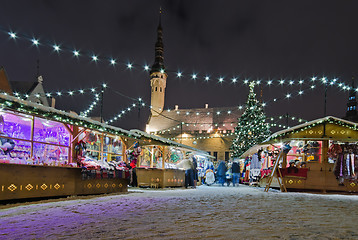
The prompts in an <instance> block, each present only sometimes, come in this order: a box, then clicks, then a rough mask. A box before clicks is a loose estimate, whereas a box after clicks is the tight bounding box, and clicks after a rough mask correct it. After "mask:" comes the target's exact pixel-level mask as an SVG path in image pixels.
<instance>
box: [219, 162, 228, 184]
mask: <svg viewBox="0 0 358 240" xmlns="http://www.w3.org/2000/svg"><path fill="white" fill-rule="evenodd" d="M226 171H227V167H226V165H225V162H224V161H220V163H219V166H218V169H217V175H218V180H219V184H221V185H222V186H224V183H225V181H226V175H225V174H226Z"/></svg>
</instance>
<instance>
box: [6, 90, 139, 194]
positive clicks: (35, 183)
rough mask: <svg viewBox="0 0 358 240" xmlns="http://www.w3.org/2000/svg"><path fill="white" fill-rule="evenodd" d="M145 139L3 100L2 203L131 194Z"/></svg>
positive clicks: (70, 115)
mask: <svg viewBox="0 0 358 240" xmlns="http://www.w3.org/2000/svg"><path fill="white" fill-rule="evenodd" d="M139 137H140V136H139V135H137V134H135V133H133V132H129V131H126V130H123V129H121V128H117V127H113V126H109V125H106V124H102V123H100V122H97V121H93V120H91V119H89V118H85V117H80V116H78V115H77V114H73V113H67V112H64V111H60V110H57V109H54V108H50V107H45V106H43V105H39V104H36V103H32V102H28V101H24V100H20V99H18V98H15V97H12V96H8V95H4V94H0V141H1V144H0V145H1V146H0V200H9V199H20V198H37V197H54V196H67V195H78V194H99V193H111V192H123V191H127V184H128V170H126V169H125V167H124V164H123V165H118V164H119V163H120V162H125V161H126V155H125V150H126V147H127V146H128V145H129V144H131V142H133V141H136V140H137V138H139Z"/></svg>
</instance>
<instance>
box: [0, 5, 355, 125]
mask: <svg viewBox="0 0 358 240" xmlns="http://www.w3.org/2000/svg"><path fill="white" fill-rule="evenodd" d="M160 6H161V7H162V9H163V14H162V26H163V40H164V51H165V52H164V57H165V59H164V61H165V66H166V69H167V71H168V74H169V76H168V81H167V89H166V104H165V107H166V108H174V105H175V104H178V105H179V108H199V107H204V105H205V103H208V104H209V107H220V106H235V105H242V104H244V103H245V101H246V98H247V94H248V86H247V85H245V84H243V80H244V79H250V80H261V85H260V86H261V87H262V93H263V100H264V101H265V102H266V103H267V107H266V108H265V110H266V114H267V116H277V115H281V114H286V113H288V114H290V115H292V116H297V117H301V118H304V119H307V120H313V119H316V118H319V117H323V103H324V98H323V96H324V87H323V85H322V84H321V83H318V82H317V83H316V84H315V86H316V88H315V89H314V90H305V91H304V94H303V95H302V96H299V97H295V98H290V99H285V95H286V94H287V93H292V96H296V95H297V92H298V91H299V90H300V88H301V89H306V88H309V87H310V86H311V83H310V84H308V83H309V82H310V79H311V77H312V76H317V77H318V78H322V77H327V79H329V80H331V79H333V78H338V81H340V82H345V83H346V84H350V83H351V78H352V75H353V76H356V78H358V76H357V74H358V71H357V70H356V68H357V66H358V54H357V53H358V44H357V43H358V31H357V26H356V25H357V22H358V21H357V17H356V10H357V9H358V2H357V1H348V0H346V1H342V0H337V1H327V0H325V1H312V0H308V1H304V0H299V1H296V0H293V1H247V0H246V1H238V0H235V1H210V0H205V1H201V0H200V1H175V0H172V1H143V0H142V1H137V0H131V1H119V0H115V1H77V0H76V1H69V0H65V1H31V0H23V1H10V0H9V1H6V0H1V1H0V28H1V30H2V31H0V65H1V66H4V67H5V69H6V71H7V74H8V77H9V79H10V80H11V81H34V80H35V77H36V73H37V67H36V66H37V63H36V61H37V59H39V60H40V73H41V75H43V77H44V87H45V90H46V91H48V92H56V91H68V90H79V89H81V88H90V87H99V86H100V85H101V84H102V83H107V84H108V85H109V88H108V89H107V90H106V91H105V93H104V114H103V116H104V119H105V120H107V119H110V118H112V117H113V116H114V115H117V114H118V113H119V112H120V111H121V110H123V109H126V108H128V107H129V106H130V105H131V104H132V103H133V100H132V99H130V98H127V97H124V96H122V95H123V94H124V95H126V96H129V97H132V98H138V97H142V98H143V99H144V101H145V103H146V104H147V106H148V105H149V104H150V85H149V83H150V82H149V74H148V72H146V71H144V69H143V66H144V64H148V65H152V64H153V61H154V44H155V41H156V29H157V26H158V20H159V7H160ZM9 31H14V32H16V33H18V34H19V36H21V37H19V38H18V39H17V40H16V41H14V40H13V39H11V38H10V37H9V35H8V34H7V32H9ZM23 36H28V39H26V38H24V37H23ZM32 37H35V38H37V39H39V42H40V45H39V46H38V47H36V46H33V45H32V43H31V41H30V39H31V38H32ZM53 43H57V44H59V45H61V48H62V49H63V51H61V52H60V53H59V54H58V53H56V52H54V51H53V49H51V47H50V45H49V44H53ZM74 49H77V50H80V53H81V56H80V57H78V58H76V57H74V56H73V54H72V53H71V51H72V50H74ZM70 50H71V51H70ZM92 54H95V55H97V56H98V58H99V61H98V62H97V63H96V62H94V61H91V57H90V56H91V55H92ZM110 57H114V58H116V59H117V62H118V64H117V65H116V66H115V67H113V66H111V65H110V64H109V61H108V59H109V58H110ZM128 62H131V63H134V69H132V70H128V69H127V67H126V65H125V64H126V63H128ZM178 69H180V70H181V71H182V72H183V74H184V77H182V78H181V79H178V78H177V77H176V74H175V73H176V72H177V71H178ZM193 73H196V74H198V78H197V79H196V80H193V79H191V77H190V75H191V74H193ZM206 74H208V75H210V77H211V80H210V81H209V82H205V81H204V76H205V75H206ZM219 77H223V78H224V82H223V83H219V82H218V78H219ZM233 77H238V83H236V84H233V83H232V82H231V78H233ZM269 79H272V80H274V84H273V85H272V86H271V87H268V86H267V81H268V80H269ZM280 79H284V80H285V83H286V84H284V86H279V84H278V80H280ZM300 79H303V80H305V84H303V85H302V87H300V86H299V85H298V80H300ZM290 80H294V81H295V84H293V85H292V86H289V85H287V83H288V82H289V81H290ZM357 84H358V81H357ZM256 90H257V93H259V92H260V91H259V88H257V89H256ZM119 93H121V94H122V95H121V94H119ZM327 96H328V100H327V103H328V104H327V114H328V115H334V116H337V117H343V116H344V115H345V110H346V102H347V99H348V91H343V90H341V89H340V88H339V87H337V86H329V87H328V92H327ZM274 98H283V100H279V101H277V102H273V99H274ZM92 100H93V95H92V94H90V93H89V94H85V95H83V96H82V95H76V96H73V97H70V96H63V97H56V106H57V108H59V109H63V110H73V111H76V112H80V111H83V110H85V109H86V108H87V107H88V106H89V105H90V104H91V102H92ZM99 114H100V108H99V107H97V108H95V109H94V111H93V112H92V114H90V115H93V116H99ZM148 114H149V109H148V108H145V109H141V111H140V123H139V124H138V110H137V109H136V110H134V111H133V110H132V111H131V112H129V113H127V114H126V115H125V117H123V118H121V120H119V121H116V122H115V123H114V124H113V125H116V126H119V127H122V128H125V129H132V128H138V126H140V128H142V129H144V126H145V122H146V120H147V118H148ZM295 124H297V123H295V122H290V125H295Z"/></svg>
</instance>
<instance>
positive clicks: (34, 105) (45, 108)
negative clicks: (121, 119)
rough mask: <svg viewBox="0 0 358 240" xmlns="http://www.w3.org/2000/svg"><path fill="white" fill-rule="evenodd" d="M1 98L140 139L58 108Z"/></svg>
mask: <svg viewBox="0 0 358 240" xmlns="http://www.w3.org/2000/svg"><path fill="white" fill-rule="evenodd" d="M0 98H2V99H5V100H7V101H11V102H16V103H19V104H23V105H26V106H29V107H33V108H36V109H39V110H42V111H45V112H51V113H56V114H60V115H63V116H66V117H70V118H72V119H76V120H81V121H85V122H87V123H91V124H95V125H98V126H101V127H102V128H103V130H105V129H111V130H114V131H118V132H121V133H123V134H125V135H128V136H130V135H133V136H135V137H140V136H139V135H138V134H135V133H133V132H131V131H128V130H125V129H122V128H119V127H114V126H111V125H108V124H105V123H101V122H98V121H95V120H93V119H91V118H87V117H82V116H79V115H77V114H75V113H69V112H65V111H63V110H59V109H56V108H53V107H47V106H44V105H41V104H37V103H34V102H30V101H26V100H22V99H19V98H17V97H13V96H10V95H8V94H3V93H0ZM8 108H9V109H12V108H11V107H8ZM13 110H16V109H13ZM16 111H17V110H16ZM25 113H26V112H25Z"/></svg>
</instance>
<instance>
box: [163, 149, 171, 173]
mask: <svg viewBox="0 0 358 240" xmlns="http://www.w3.org/2000/svg"><path fill="white" fill-rule="evenodd" d="M168 151H169V147H163V160H162V169H164V168H165V157H166V156H167V155H168Z"/></svg>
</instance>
